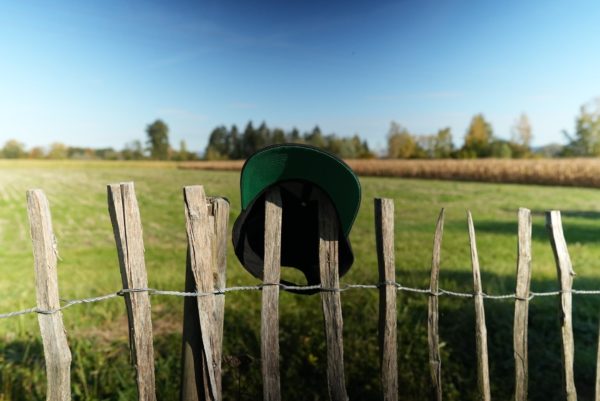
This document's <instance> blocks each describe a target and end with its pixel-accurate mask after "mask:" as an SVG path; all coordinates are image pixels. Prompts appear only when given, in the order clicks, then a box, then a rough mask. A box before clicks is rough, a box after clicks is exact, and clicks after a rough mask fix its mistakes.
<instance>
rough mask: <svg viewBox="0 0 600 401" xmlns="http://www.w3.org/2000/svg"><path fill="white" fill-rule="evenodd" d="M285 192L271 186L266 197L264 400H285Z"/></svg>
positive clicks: (261, 333) (263, 323)
mask: <svg viewBox="0 0 600 401" xmlns="http://www.w3.org/2000/svg"><path fill="white" fill-rule="evenodd" d="M281 218H282V210H281V194H280V193H279V188H276V187H275V188H271V189H270V190H269V191H268V192H267V194H266V199H265V251H264V270H263V283H264V284H267V286H265V287H263V289H262V310H261V330H260V336H261V343H260V344H261V347H260V353H261V361H262V378H263V400H265V401H277V400H281V388H280V378H279V286H277V285H269V284H278V283H279V279H280V276H281Z"/></svg>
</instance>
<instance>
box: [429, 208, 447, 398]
mask: <svg viewBox="0 0 600 401" xmlns="http://www.w3.org/2000/svg"><path fill="white" fill-rule="evenodd" d="M443 234H444V209H442V210H441V211H440V215H439V217H438V220H437V224H436V226H435V234H434V236H433V253H432V257H431V278H430V281H429V291H430V294H429V303H428V318H427V339H428V344H429V368H430V371H431V382H432V384H433V394H432V399H434V400H436V401H442V358H441V357H440V334H439V326H438V317H439V312H438V291H439V280H440V260H441V256H442V236H443Z"/></svg>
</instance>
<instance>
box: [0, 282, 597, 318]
mask: <svg viewBox="0 0 600 401" xmlns="http://www.w3.org/2000/svg"><path fill="white" fill-rule="evenodd" d="M387 285H391V286H395V287H396V289H397V291H401V292H408V293H416V294H427V295H430V296H451V297H457V298H473V297H474V296H475V295H481V296H482V297H483V298H485V299H494V300H506V299H515V300H522V301H531V300H532V299H533V298H535V297H551V296H557V295H560V294H562V293H563V292H562V291H547V292H533V291H532V292H530V293H529V296H528V297H527V298H521V297H517V295H516V294H514V293H511V294H501V295H491V294H486V293H483V292H482V293H478V294H475V293H472V292H458V291H450V290H445V289H442V288H440V289H439V290H438V292H437V293H434V292H433V291H431V289H429V288H413V287H406V286H404V285H402V284H400V283H394V282H387V281H386V282H381V283H378V284H345V285H343V286H341V287H339V288H327V287H322V286H321V285H303V286H297V285H286V284H280V283H263V284H259V285H246V286H235V287H227V288H220V289H215V290H214V291H209V292H183V291H171V290H157V289H154V288H130V289H122V290H119V291H117V292H115V293H111V294H106V295H101V296H97V297H90V298H82V299H70V300H64V299H62V300H61V301H62V302H64V304H63V305H62V306H61V307H60V308H56V309H40V308H37V307H34V308H29V309H23V310H20V311H14V312H8V313H2V314H0V319H7V318H11V317H15V316H21V315H27V314H31V313H36V314H41V315H52V314H55V313H58V312H60V311H62V310H64V309H67V308H70V307H71V306H73V305H80V304H90V303H95V302H101V301H106V300H108V299H112V298H117V297H122V296H125V295H126V294H131V293H138V292H147V293H148V294H149V295H167V296H176V297H205V296H209V295H225V294H227V293H229V292H240V291H260V290H262V288H263V287H267V286H278V287H280V288H281V289H282V290H286V291H294V292H301V291H315V290H318V291H319V292H344V291H348V290H352V289H378V288H381V287H383V286H387ZM568 292H570V293H571V294H575V295H600V290H576V289H573V290H571V291H568Z"/></svg>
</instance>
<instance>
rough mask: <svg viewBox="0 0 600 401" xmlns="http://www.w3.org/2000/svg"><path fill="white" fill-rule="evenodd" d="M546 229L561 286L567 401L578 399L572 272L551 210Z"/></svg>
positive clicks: (558, 222)
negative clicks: (574, 368)
mask: <svg viewBox="0 0 600 401" xmlns="http://www.w3.org/2000/svg"><path fill="white" fill-rule="evenodd" d="M546 228H547V229H548V232H549V233H550V243H551V245H552V251H553V253H554V260H555V262H556V270H557V274H558V281H559V283H560V292H561V294H560V311H559V317H560V330H561V340H562V354H561V357H562V358H561V359H562V362H563V367H564V370H563V375H562V378H563V383H562V384H563V390H564V392H565V396H566V399H567V401H575V400H577V391H576V389H575V375H574V372H573V362H574V359H575V344H574V340H573V316H572V311H573V305H572V293H571V290H572V288H573V277H574V276H575V272H574V271H573V266H572V265H571V258H570V256H569V251H568V249H567V242H566V241H565V235H564V233H563V229H562V221H561V217H560V212H559V211H558V210H553V211H550V212H546Z"/></svg>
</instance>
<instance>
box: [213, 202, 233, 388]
mask: <svg viewBox="0 0 600 401" xmlns="http://www.w3.org/2000/svg"><path fill="white" fill-rule="evenodd" d="M209 203H210V205H211V206H212V208H211V209H212V210H209V215H210V220H211V221H212V222H213V227H214V229H213V233H214V237H213V238H214V240H213V250H214V253H215V257H214V259H215V266H216V271H214V270H215V269H213V271H214V273H215V277H214V278H215V283H214V285H215V289H217V290H223V289H224V288H225V286H226V279H227V275H226V272H227V244H228V242H229V241H228V240H229V231H228V223H229V202H228V201H227V199H224V198H217V197H214V198H209ZM224 319H225V294H224V293H221V294H217V295H216V296H215V323H214V325H215V326H214V328H215V331H214V334H215V349H214V359H215V362H216V366H215V367H216V370H215V376H216V377H215V380H216V382H217V394H218V396H219V398H222V393H221V360H222V355H223V322H224Z"/></svg>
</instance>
